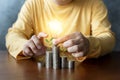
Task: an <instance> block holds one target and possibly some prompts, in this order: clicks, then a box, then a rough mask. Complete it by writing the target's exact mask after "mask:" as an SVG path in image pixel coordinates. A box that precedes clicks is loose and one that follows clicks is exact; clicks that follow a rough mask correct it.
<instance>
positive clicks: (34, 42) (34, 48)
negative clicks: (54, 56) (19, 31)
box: [23, 32, 47, 57]
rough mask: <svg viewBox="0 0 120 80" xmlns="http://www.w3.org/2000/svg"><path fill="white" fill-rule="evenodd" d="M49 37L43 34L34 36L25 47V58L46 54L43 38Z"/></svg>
mask: <svg viewBox="0 0 120 80" xmlns="http://www.w3.org/2000/svg"><path fill="white" fill-rule="evenodd" d="M45 37H47V34H45V33H43V32H41V33H39V35H38V36H36V35H33V36H32V37H31V39H29V40H28V41H27V43H25V45H24V47H23V55H24V56H30V57H32V56H39V55H43V54H44V53H45V46H44V45H43V43H42V42H43V40H42V39H43V38H45Z"/></svg>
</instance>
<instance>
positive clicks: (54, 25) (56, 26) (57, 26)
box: [49, 20, 62, 37]
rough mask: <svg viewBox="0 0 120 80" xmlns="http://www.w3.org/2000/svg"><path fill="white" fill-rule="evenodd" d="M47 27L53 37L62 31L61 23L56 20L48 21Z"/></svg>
mask: <svg viewBox="0 0 120 80" xmlns="http://www.w3.org/2000/svg"><path fill="white" fill-rule="evenodd" d="M49 27H50V31H51V33H52V35H53V37H55V35H56V36H57V35H59V34H60V33H61V32H62V24H61V22H59V21H57V20H54V21H50V22H49Z"/></svg>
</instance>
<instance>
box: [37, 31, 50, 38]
mask: <svg viewBox="0 0 120 80" xmlns="http://www.w3.org/2000/svg"><path fill="white" fill-rule="evenodd" d="M47 36H48V34H46V33H44V32H40V33H39V34H38V36H37V37H38V38H39V39H41V38H45V37H47Z"/></svg>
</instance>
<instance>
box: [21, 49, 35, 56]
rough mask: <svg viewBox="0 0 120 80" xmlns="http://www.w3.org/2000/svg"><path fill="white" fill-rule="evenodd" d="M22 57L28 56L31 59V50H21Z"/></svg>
mask: <svg viewBox="0 0 120 80" xmlns="http://www.w3.org/2000/svg"><path fill="white" fill-rule="evenodd" d="M23 55H24V56H30V57H32V56H33V53H32V51H31V49H29V48H28V47H26V48H25V49H24V50H23Z"/></svg>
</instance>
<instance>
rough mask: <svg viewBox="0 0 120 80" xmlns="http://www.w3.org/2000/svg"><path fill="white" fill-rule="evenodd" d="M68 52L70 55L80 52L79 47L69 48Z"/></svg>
mask: <svg viewBox="0 0 120 80" xmlns="http://www.w3.org/2000/svg"><path fill="white" fill-rule="evenodd" d="M67 51H68V52H69V53H75V52H79V51H80V48H79V45H74V46H72V47H69V48H67Z"/></svg>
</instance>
